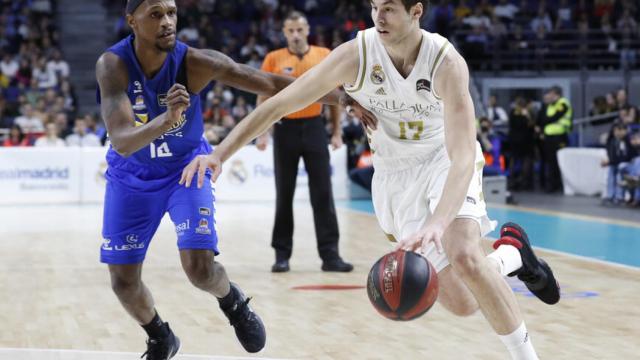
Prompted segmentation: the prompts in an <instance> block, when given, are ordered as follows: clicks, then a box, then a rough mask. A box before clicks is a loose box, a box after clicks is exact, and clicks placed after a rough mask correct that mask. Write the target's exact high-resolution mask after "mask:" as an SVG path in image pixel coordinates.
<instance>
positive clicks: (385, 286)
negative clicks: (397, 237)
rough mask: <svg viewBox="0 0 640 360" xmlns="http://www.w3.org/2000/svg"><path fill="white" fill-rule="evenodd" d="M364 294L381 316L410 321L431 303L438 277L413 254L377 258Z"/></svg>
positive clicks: (397, 252) (421, 258) (433, 299)
mask: <svg viewBox="0 0 640 360" xmlns="http://www.w3.org/2000/svg"><path fill="white" fill-rule="evenodd" d="M367 294H368V295H369V300H370V301H371V303H372V304H373V306H374V307H375V308H376V310H378V312H379V313H380V314H382V316H384V317H386V318H389V319H391V320H400V321H407V320H413V319H416V318H418V317H420V316H422V315H423V314H424V313H426V312H427V311H428V310H429V309H430V308H431V306H433V304H434V303H435V301H436V299H437V297H438V275H437V274H436V269H435V268H434V267H433V265H431V263H430V262H429V261H427V259H426V258H424V257H423V256H421V255H419V254H416V253H415V252H413V251H404V250H399V251H394V252H392V253H389V254H386V255H385V256H383V257H382V258H380V260H378V261H377V262H376V263H375V264H374V265H373V267H372V268H371V271H369V277H368V279H367Z"/></svg>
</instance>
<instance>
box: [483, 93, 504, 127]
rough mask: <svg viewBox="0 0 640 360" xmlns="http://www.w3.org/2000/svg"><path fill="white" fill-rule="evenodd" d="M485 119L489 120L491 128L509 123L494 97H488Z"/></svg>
mask: <svg viewBox="0 0 640 360" xmlns="http://www.w3.org/2000/svg"><path fill="white" fill-rule="evenodd" d="M487 118H489V120H491V123H492V124H493V126H504V125H507V123H508V122H509V116H508V115H507V112H506V111H504V108H502V106H500V105H498V98H497V97H496V96H495V95H491V96H489V103H488V104H487Z"/></svg>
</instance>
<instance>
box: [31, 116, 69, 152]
mask: <svg viewBox="0 0 640 360" xmlns="http://www.w3.org/2000/svg"><path fill="white" fill-rule="evenodd" d="M46 128H47V130H46V134H45V136H41V137H39V138H38V139H36V142H35V144H33V146H35V147H64V146H66V144H65V142H64V140H62V139H61V138H60V137H59V136H58V126H57V125H56V123H54V122H49V123H47V126H46Z"/></svg>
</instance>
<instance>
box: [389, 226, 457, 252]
mask: <svg viewBox="0 0 640 360" xmlns="http://www.w3.org/2000/svg"><path fill="white" fill-rule="evenodd" d="M444 230H445V227H444V226H442V225H440V224H438V223H431V224H429V223H427V225H426V226H425V227H423V228H422V229H420V231H418V232H416V233H415V234H413V235H411V236H409V237H407V238H405V239H402V240H401V241H400V242H399V243H398V244H397V245H396V247H395V250H400V249H403V250H407V251H419V252H420V253H422V254H425V253H426V252H427V247H428V245H429V244H430V243H434V244H435V245H436V249H437V250H438V253H440V254H442V253H443V251H444V250H443V247H442V236H443V234H444Z"/></svg>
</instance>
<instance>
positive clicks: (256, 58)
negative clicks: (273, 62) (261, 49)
mask: <svg viewBox="0 0 640 360" xmlns="http://www.w3.org/2000/svg"><path fill="white" fill-rule="evenodd" d="M247 65H249V66H251V67H252V68H254V69H260V67H261V66H262V59H260V54H258V53H257V52H256V51H254V52H252V53H251V56H250V57H249V60H248V61H247Z"/></svg>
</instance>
